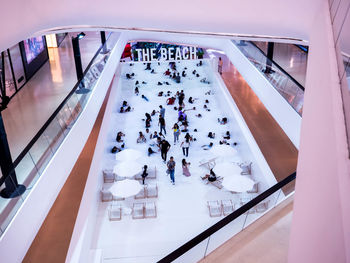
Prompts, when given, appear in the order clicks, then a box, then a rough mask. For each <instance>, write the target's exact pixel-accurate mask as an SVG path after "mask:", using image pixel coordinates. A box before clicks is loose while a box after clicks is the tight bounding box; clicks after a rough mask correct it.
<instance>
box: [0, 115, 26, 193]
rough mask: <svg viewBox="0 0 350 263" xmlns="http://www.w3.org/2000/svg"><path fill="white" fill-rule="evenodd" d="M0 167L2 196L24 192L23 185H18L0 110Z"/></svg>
mask: <svg viewBox="0 0 350 263" xmlns="http://www.w3.org/2000/svg"><path fill="white" fill-rule="evenodd" d="M0 156H1V158H0V167H1V172H2V178H5V189H3V190H2V191H1V192H0V196H2V197H4V198H13V197H16V196H19V195H21V194H23V193H24V191H25V190H26V188H25V186H23V185H19V184H18V182H17V178H16V173H15V171H14V166H13V162H12V158H11V153H10V148H9V145H8V142H7V136H6V132H5V127H4V123H3V120H2V115H1V112H0Z"/></svg>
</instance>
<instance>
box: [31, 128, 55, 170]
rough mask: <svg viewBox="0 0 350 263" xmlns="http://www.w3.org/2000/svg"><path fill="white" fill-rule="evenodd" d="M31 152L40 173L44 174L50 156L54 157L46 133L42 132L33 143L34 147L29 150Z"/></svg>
mask: <svg viewBox="0 0 350 263" xmlns="http://www.w3.org/2000/svg"><path fill="white" fill-rule="evenodd" d="M29 154H30V155H31V157H32V158H33V161H34V163H35V166H36V167H37V169H38V172H39V174H42V172H43V171H44V169H45V166H46V164H47V163H48V162H49V160H50V159H49V158H50V157H52V151H51V149H50V145H49V142H48V140H47V138H46V136H45V134H42V135H41V136H40V137H39V138H38V140H37V141H36V142H35V143H34V144H33V146H32V148H30V150H29Z"/></svg>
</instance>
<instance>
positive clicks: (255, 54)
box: [232, 40, 304, 115]
mask: <svg viewBox="0 0 350 263" xmlns="http://www.w3.org/2000/svg"><path fill="white" fill-rule="evenodd" d="M232 42H233V43H234V44H235V45H236V46H237V47H238V49H239V50H240V51H241V52H242V53H243V54H244V55H245V56H246V57H247V58H248V59H249V61H250V62H251V63H252V64H253V65H254V66H255V67H256V68H257V69H258V70H259V71H260V72H261V73H263V75H264V76H265V78H266V79H267V80H268V81H269V82H270V83H271V84H272V86H273V87H274V88H275V89H276V90H277V91H278V92H279V93H280V94H281V96H282V97H283V98H284V99H285V100H286V101H287V102H288V103H289V104H290V105H291V106H292V107H293V109H294V110H295V111H297V112H298V113H299V115H301V114H302V110H303V104H304V87H303V86H302V85H301V84H299V83H298V82H297V81H296V80H295V79H294V78H293V77H292V76H290V75H289V74H288V73H287V72H286V71H284V70H283V69H282V68H281V67H280V66H279V65H278V64H277V63H275V62H274V61H272V60H269V59H268V58H267V57H266V55H265V54H264V52H263V51H261V50H260V49H259V48H258V47H257V46H256V45H254V44H253V43H252V42H249V41H236V40H232Z"/></svg>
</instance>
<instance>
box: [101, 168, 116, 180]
mask: <svg viewBox="0 0 350 263" xmlns="http://www.w3.org/2000/svg"><path fill="white" fill-rule="evenodd" d="M102 174H103V182H104V183H114V180H115V176H114V173H113V170H108V169H105V170H103V171H102Z"/></svg>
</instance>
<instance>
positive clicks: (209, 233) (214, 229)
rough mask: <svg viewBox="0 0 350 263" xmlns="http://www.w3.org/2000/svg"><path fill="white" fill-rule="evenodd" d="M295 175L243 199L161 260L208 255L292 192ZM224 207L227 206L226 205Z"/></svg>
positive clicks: (195, 259) (161, 262)
mask: <svg viewBox="0 0 350 263" xmlns="http://www.w3.org/2000/svg"><path fill="white" fill-rule="evenodd" d="M295 178H296V173H293V174H291V175H289V176H288V177H286V178H285V179H283V180H282V181H280V182H278V183H277V184H275V185H274V186H272V187H271V188H269V189H268V190H266V191H265V192H263V193H261V194H260V195H258V196H256V197H255V198H254V199H252V200H251V201H248V200H244V199H241V203H240V204H239V207H238V208H237V209H236V210H235V211H233V212H232V213H230V214H228V215H227V216H226V217H224V218H223V219H222V220H220V221H219V222H217V223H216V224H214V225H213V226H211V227H209V228H208V229H206V230H205V231H203V232H202V233H200V234H199V235H197V236H196V237H194V238H192V239H191V240H189V241H188V242H186V243H185V244H183V245H182V246H181V247H179V248H177V249H176V250H174V251H173V252H171V253H170V254H168V255H167V256H165V257H163V258H162V259H161V260H159V261H158V263H168V262H198V261H200V260H201V259H203V258H205V257H206V256H207V255H208V254H209V253H211V252H212V251H214V250H215V249H217V248H218V247H219V246H221V245H222V244H223V243H225V242H226V241H227V240H229V239H230V238H232V237H233V236H234V235H236V234H238V233H239V232H240V231H242V230H243V229H245V228H246V227H248V226H249V225H250V224H251V223H253V222H254V221H256V220H257V219H258V218H260V217H261V216H262V215H263V214H265V213H267V212H269V211H270V210H271V209H272V208H274V207H276V206H277V205H278V204H280V203H281V202H283V201H284V200H285V199H286V198H288V197H289V196H290V195H291V194H293V193H294V185H295ZM221 209H224V206H222V207H221Z"/></svg>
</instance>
